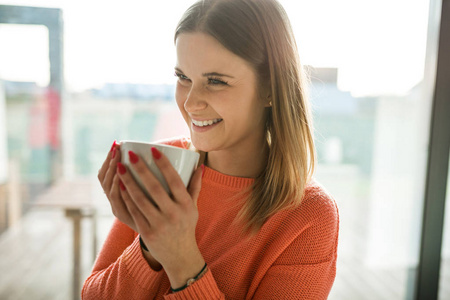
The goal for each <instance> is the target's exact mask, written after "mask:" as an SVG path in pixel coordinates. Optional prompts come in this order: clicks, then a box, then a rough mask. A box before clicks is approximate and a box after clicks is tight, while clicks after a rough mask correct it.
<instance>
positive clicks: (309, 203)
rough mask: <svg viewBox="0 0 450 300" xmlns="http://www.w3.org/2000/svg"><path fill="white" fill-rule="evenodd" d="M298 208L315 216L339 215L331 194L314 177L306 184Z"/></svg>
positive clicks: (332, 216) (334, 216) (335, 216)
mask: <svg viewBox="0 0 450 300" xmlns="http://www.w3.org/2000/svg"><path fill="white" fill-rule="evenodd" d="M298 210H300V211H301V212H302V213H303V214H307V215H313V216H316V217H321V216H323V217H331V218H338V215H339V212H338V207H337V204H336V201H335V199H334V198H333V196H332V195H331V194H330V193H329V192H328V191H327V190H326V189H325V187H323V186H322V185H321V184H320V183H319V182H317V181H316V180H314V179H312V180H311V181H310V182H309V183H308V184H307V185H306V188H305V191H304V194H303V198H302V201H301V204H300V205H299V207H298Z"/></svg>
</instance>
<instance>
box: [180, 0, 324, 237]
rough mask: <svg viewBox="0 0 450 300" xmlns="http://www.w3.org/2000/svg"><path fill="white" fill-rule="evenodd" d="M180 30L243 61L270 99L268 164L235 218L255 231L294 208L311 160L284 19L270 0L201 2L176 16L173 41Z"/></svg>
mask: <svg viewBox="0 0 450 300" xmlns="http://www.w3.org/2000/svg"><path fill="white" fill-rule="evenodd" d="M186 32H202V33H206V34H209V35H210V36H212V37H214V38H215V39H216V40H218V41H219V42H220V43H221V44H222V45H223V46H224V47H226V48H227V49H228V50H230V51H231V52H233V53H234V54H236V55H238V56H240V57H241V58H243V59H245V60H246V61H248V62H249V63H250V64H251V65H252V66H253V67H254V69H255V71H256V74H257V77H258V85H259V95H260V98H261V99H262V101H267V100H266V99H267V95H270V100H271V105H272V106H271V108H269V110H270V111H269V113H268V114H267V123H266V137H267V144H268V146H269V157H268V162H267V165H266V167H265V169H264V171H263V172H262V173H261V174H260V175H259V176H258V177H257V178H256V179H255V182H254V184H253V186H252V190H251V193H250V194H249V196H248V198H247V199H246V202H245V203H244V205H243V207H242V209H241V210H240V212H239V214H238V216H237V219H238V220H239V221H242V222H243V225H244V231H253V232H255V231H257V230H258V229H260V228H261V227H262V225H263V224H264V222H265V221H266V220H267V219H268V218H269V217H270V216H272V215H273V214H275V213H277V212H278V211H280V210H283V209H287V208H291V207H295V206H297V205H299V204H300V202H301V200H302V197H303V194H304V190H305V187H306V184H307V183H308V181H309V180H310V179H311V177H312V174H313V172H314V167H315V162H316V154H315V148H314V141H313V128H312V117H311V112H310V108H309V105H308V101H307V97H306V91H305V85H306V76H305V74H304V73H303V68H302V66H301V64H300V60H299V57H298V50H297V46H296V42H295V38H294V34H293V32H292V28H291V25H290V22H289V19H288V17H287V14H286V12H285V10H284V9H283V7H282V6H281V5H280V4H279V3H278V2H277V1H276V0H201V1H198V2H196V3H195V4H193V5H192V6H191V7H190V8H189V9H188V10H187V11H186V12H185V14H184V15H183V17H182V18H181V20H180V22H179V23H178V26H177V29H176V33H175V40H176V39H177V37H178V36H179V35H180V34H182V33H186Z"/></svg>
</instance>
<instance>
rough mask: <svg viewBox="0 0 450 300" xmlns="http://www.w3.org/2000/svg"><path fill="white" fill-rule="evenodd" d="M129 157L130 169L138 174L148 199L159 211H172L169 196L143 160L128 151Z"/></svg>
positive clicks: (171, 202)
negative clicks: (148, 196) (149, 198)
mask: <svg viewBox="0 0 450 300" xmlns="http://www.w3.org/2000/svg"><path fill="white" fill-rule="evenodd" d="M129 156H130V162H131V168H133V171H135V172H136V173H137V174H138V176H139V178H140V179H141V182H142V183H143V185H144V188H145V190H146V191H148V193H149V195H150V197H151V198H152V200H153V201H154V202H155V203H156V205H157V206H158V207H159V209H160V210H161V211H164V212H165V211H168V210H170V209H172V207H173V204H174V203H173V201H172V199H170V196H169V194H168V193H167V192H166V190H165V189H164V188H163V186H162V185H161V183H160V182H159V180H158V179H157V178H156V177H155V175H153V173H152V172H151V171H150V169H149V168H148V166H147V164H146V163H145V162H144V160H143V159H142V158H141V157H140V156H138V155H137V154H135V153H134V152H133V151H129Z"/></svg>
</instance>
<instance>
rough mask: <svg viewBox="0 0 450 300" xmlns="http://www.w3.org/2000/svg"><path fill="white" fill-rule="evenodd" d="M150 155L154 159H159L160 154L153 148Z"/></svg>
mask: <svg viewBox="0 0 450 300" xmlns="http://www.w3.org/2000/svg"><path fill="white" fill-rule="evenodd" d="M152 155H153V158H154V159H160V158H161V152H159V151H158V149H156V148H155V147H152Z"/></svg>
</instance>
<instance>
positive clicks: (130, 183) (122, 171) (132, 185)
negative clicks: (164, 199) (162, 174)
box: [117, 163, 159, 218]
mask: <svg viewBox="0 0 450 300" xmlns="http://www.w3.org/2000/svg"><path fill="white" fill-rule="evenodd" d="M117 174H118V176H119V178H120V180H122V183H123V184H124V186H125V188H126V190H127V192H128V194H129V195H130V198H131V199H132V200H133V201H134V203H135V204H136V206H137V207H138V208H139V210H140V211H141V212H142V213H143V214H144V215H145V216H149V217H150V218H156V217H158V216H159V207H158V206H157V203H156V204H155V205H154V204H152V202H151V201H150V200H149V199H148V198H147V196H146V195H145V194H144V192H143V191H142V189H141V188H140V187H139V186H138V184H137V183H136V181H135V180H134V178H133V177H132V176H131V173H130V172H129V170H128V169H127V168H126V166H125V165H123V164H121V163H117ZM139 176H140V175H139ZM141 179H142V180H145V179H143V178H142V177H141Z"/></svg>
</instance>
